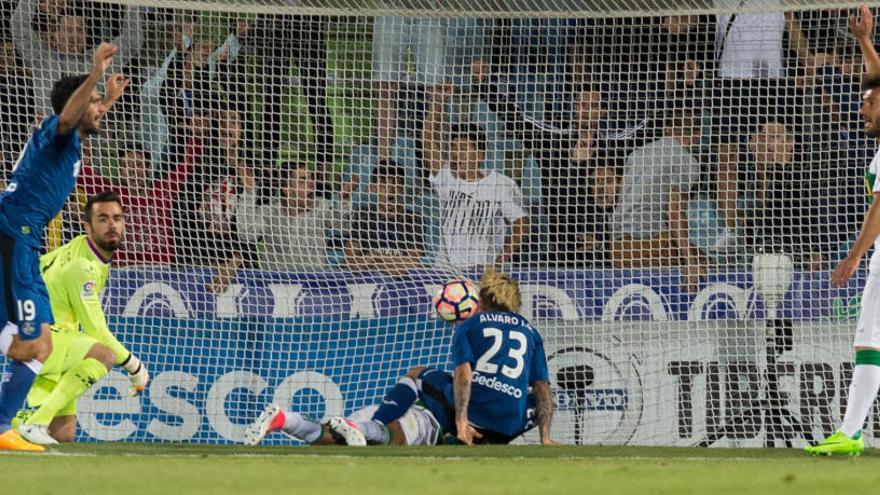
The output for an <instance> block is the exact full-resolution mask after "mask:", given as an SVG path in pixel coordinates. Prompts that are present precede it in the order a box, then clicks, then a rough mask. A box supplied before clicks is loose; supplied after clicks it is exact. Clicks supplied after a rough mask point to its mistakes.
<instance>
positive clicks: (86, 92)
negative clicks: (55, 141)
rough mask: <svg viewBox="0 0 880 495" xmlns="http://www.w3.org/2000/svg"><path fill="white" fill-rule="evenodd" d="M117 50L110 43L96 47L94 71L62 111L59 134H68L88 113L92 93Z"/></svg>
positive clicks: (59, 119)
mask: <svg viewBox="0 0 880 495" xmlns="http://www.w3.org/2000/svg"><path fill="white" fill-rule="evenodd" d="M116 50H117V49H116V47H115V46H114V45H111V44H110V43H101V44H100V45H99V46H98V48H96V49H95V62H94V65H92V71H91V72H90V73H89V77H88V79H86V81H85V82H84V83H82V84H80V86H79V88H77V89H76V91H74V93H73V95H71V96H70V99H69V100H67V104H66V105H64V109H63V110H62V111H61V115H60V116H59V118H58V134H62V135H63V134H67V133H68V132H70V131H71V130H73V129H75V128H76V126H77V124H78V123H79V120H80V119H81V118H82V116H83V114H85V113H86V110H88V108H89V105H91V104H92V93H93V92H94V91H95V88H97V87H98V82H100V80H101V77H103V76H104V73H105V72H107V68H109V67H110V63H111V62H113V56H114V55H116ZM123 87H124V86H123Z"/></svg>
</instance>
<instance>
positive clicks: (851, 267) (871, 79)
mask: <svg viewBox="0 0 880 495" xmlns="http://www.w3.org/2000/svg"><path fill="white" fill-rule="evenodd" d="M859 13H860V19H859V20H858V21H856V19H855V18H854V17H851V18H850V28H851V30H852V33H853V35H854V36H855V38H856V39H857V40H858V41H859V46H861V49H862V55H863V56H864V58H865V64H866V66H867V69H868V73H867V75H866V76H865V78H864V80H863V81H862V108H861V111H860V113H861V114H862V117H863V118H864V120H865V134H867V135H868V137H872V138H875V139H880V57H878V55H877V52H876V50H875V49H874V43H873V41H872V39H871V38H872V30H873V26H874V20H873V18H872V16H871V11H870V10H869V9H868V7H867V6H866V5H865V4H862V6H861V8H860V9H859ZM878 171H880V151H878V153H877V155H876V156H875V157H874V159H873V160H871V164H870V166H869V168H868V172H867V174H866V183H867V186H868V195H869V202H870V203H871V207H870V208H869V209H868V213H867V215H866V216H865V221H864V223H863V225H862V230H861V232H859V236H858V238H857V239H856V242H855V244H854V245H853V247H852V250H851V251H850V253H849V254H848V255H847V257H846V258H844V259H843V260H842V261H841V262H840V264H838V265H837V267H836V268H835V269H834V272H832V274H831V283H832V285H835V286H838V287H840V286H843V285H846V283H847V282H848V281H849V279H850V278H851V277H852V276H853V274H854V273H855V272H856V270H858V268H859V265H860V264H861V261H862V257H863V256H864V255H865V253H867V252H868V249H869V248H870V247H871V244H874V254H873V255H872V256H871V261H870V263H869V265H868V280H867V282H866V283H865V289H864V292H863V294H862V309H861V312H860V314H859V321H858V324H857V326H856V336H855V339H854V341H853V347H854V348H855V355H856V363H855V367H854V368H853V372H852V381H851V383H850V387H849V396H848V398H847V401H846V413H845V414H844V417H843V423H842V424H841V425H840V428H838V430H837V431H836V432H834V434H832V435H831V436H829V437H828V438H826V439H825V440H823V441H822V442H820V443H819V444H817V445H810V446H807V448H806V451H807V452H808V453H810V454H814V455H819V454H821V455H834V454H840V455H860V454H861V453H862V451H864V450H865V441H864V439H863V438H862V426H864V424H865V418H866V417H867V415H868V410H869V409H870V408H871V404H873V403H874V399H875V398H876V396H877V389H878V388H880V239H878V236H880V201H877V198H876V195H877V193H880V183H878V182H877V174H878Z"/></svg>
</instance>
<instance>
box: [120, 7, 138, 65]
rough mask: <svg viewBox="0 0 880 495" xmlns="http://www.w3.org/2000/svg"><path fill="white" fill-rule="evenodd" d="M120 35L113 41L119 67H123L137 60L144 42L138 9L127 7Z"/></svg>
mask: <svg viewBox="0 0 880 495" xmlns="http://www.w3.org/2000/svg"><path fill="white" fill-rule="evenodd" d="M121 33H122V34H120V35H119V36H118V37H117V38H116V39H115V40H113V41H114V44H116V45H117V46H118V47H119V65H120V66H123V67H124V66H127V65H129V64H130V63H131V61H132V60H134V59H135V58H137V56H138V53H139V52H140V49H141V45H142V44H143V41H144V32H143V26H142V25H141V14H140V11H139V9H138V7H128V11H127V12H126V14H125V20H124V21H123V23H122V30H121Z"/></svg>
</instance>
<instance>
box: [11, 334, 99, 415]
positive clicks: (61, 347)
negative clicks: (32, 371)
mask: <svg viewBox="0 0 880 495" xmlns="http://www.w3.org/2000/svg"><path fill="white" fill-rule="evenodd" d="M97 343H98V341H97V340H95V339H93V338H91V337H89V336H86V335H83V334H73V335H71V334H69V333H65V332H57V331H53V332H52V354H50V355H49V359H47V360H46V362H45V363H43V369H41V370H40V374H39V375H37V379H36V380H34V384H33V385H32V386H31V391H30V392H29V393H28V396H27V407H28V408H30V409H36V408H38V407H40V404H42V403H43V401H44V400H46V397H48V396H49V394H51V393H52V390H54V389H55V385H57V384H58V381H59V380H61V376H62V375H63V374H64V373H66V372H67V371H68V370H69V369H70V368H73V367H74V366H75V365H76V364H77V363H79V362H80V361H82V360H83V359H85V358H86V354H88V353H89V350H90V349H91V348H92V346H93V345H95V344H97ZM75 415H76V401H75V400H74V401H71V402H70V403H69V404H67V405H65V406H64V407H62V408H61V409H60V410H59V411H58V414H57V416H75Z"/></svg>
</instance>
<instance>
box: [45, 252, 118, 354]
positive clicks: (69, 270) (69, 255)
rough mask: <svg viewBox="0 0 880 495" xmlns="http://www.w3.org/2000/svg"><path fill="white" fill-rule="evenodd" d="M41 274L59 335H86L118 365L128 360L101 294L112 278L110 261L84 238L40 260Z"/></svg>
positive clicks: (54, 326)
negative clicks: (113, 357)
mask: <svg viewBox="0 0 880 495" xmlns="http://www.w3.org/2000/svg"><path fill="white" fill-rule="evenodd" d="M40 271H41V272H42V273H43V280H45V282H46V287H47V288H48V289H49V301H50V304H51V306H52V316H53V317H54V319H55V324H54V325H52V329H53V330H55V331H59V332H66V333H75V332H79V331H82V332H83V333H85V334H86V335H88V336H90V337H92V338H93V339H95V340H97V341H98V342H100V343H101V344H104V345H105V346H107V347H108V348H109V349H110V350H112V351H113V352H114V354H116V364H122V362H123V361H125V360H126V359H128V356H129V352H128V349H126V348H125V346H123V345H122V344H121V343H120V342H119V341H118V340H116V337H114V336H113V333H111V332H110V328H109V327H108V326H107V319H106V318H105V317H104V310H103V308H101V297H100V294H101V292H102V291H103V290H104V286H106V285H107V277H108V276H109V275H110V260H108V259H103V258H102V257H101V254H100V252H98V250H97V249H96V248H95V247H94V246H92V245H91V242H89V238H88V236H87V235H81V236H79V237H77V238H76V239H74V240H72V241H70V242H68V243H67V244H64V245H63V246H61V247H59V248H58V249H56V250H54V251H52V252H50V253H48V254H45V255H43V256H42V257H41V258H40Z"/></svg>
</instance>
